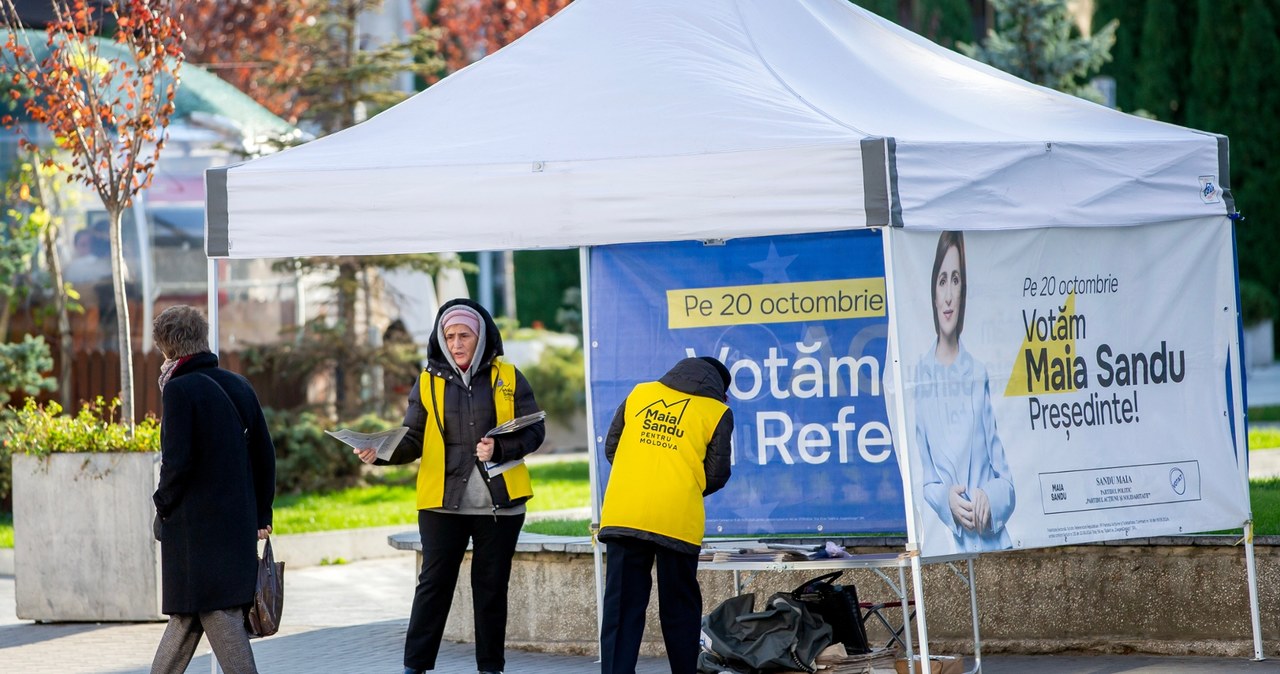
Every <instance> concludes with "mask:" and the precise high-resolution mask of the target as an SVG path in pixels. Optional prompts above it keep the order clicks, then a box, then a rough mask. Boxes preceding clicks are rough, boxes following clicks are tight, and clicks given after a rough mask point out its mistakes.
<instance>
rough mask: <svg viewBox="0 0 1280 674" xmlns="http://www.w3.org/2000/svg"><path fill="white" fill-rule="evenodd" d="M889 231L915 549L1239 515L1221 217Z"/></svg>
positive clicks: (1230, 309) (1091, 536)
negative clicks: (1165, 221)
mask: <svg viewBox="0 0 1280 674" xmlns="http://www.w3.org/2000/svg"><path fill="white" fill-rule="evenodd" d="M889 236H890V237H891V239H892V240H891V241H889V243H888V249H889V252H890V256H891V274H890V276H891V279H890V280H891V284H892V288H893V295H892V301H893V302H894V307H893V311H894V316H895V318H896V321H895V325H894V327H893V330H894V335H893V337H894V339H896V340H897V345H898V354H899V358H900V361H901V368H902V370H901V377H902V385H901V386H899V387H896V388H897V389H898V391H899V392H900V393H899V394H898V395H901V396H902V402H903V404H904V407H905V432H903V431H902V430H901V429H896V430H895V438H896V446H897V447H898V449H899V451H901V450H902V449H903V447H904V446H905V447H906V454H907V458H908V459H909V460H910V462H911V463H910V469H911V471H910V475H911V485H910V486H911V490H912V495H913V503H914V509H915V513H914V518H915V520H916V522H917V526H918V529H917V531H918V533H919V535H920V549H921V552H922V554H925V555H940V554H949V553H952V552H970V551H982V550H1000V549H1006V548H1032V547H1044V546H1053V545H1063V544H1068V543H1082V542H1087V541H1100V540H1112V539H1123V538H1136V537H1144V536H1159V535H1171V534H1178V533H1193V532H1202V531H1210V530H1216V529H1229V528H1238V527H1240V526H1241V525H1242V523H1243V522H1244V520H1245V519H1246V518H1247V517H1248V512H1249V500H1248V494H1247V491H1246V489H1245V486H1244V481H1243V479H1242V477H1241V468H1240V465H1239V459H1238V458H1237V456H1236V447H1235V442H1234V436H1233V423H1232V420H1233V418H1234V414H1235V411H1234V410H1233V409H1232V408H1231V405H1232V402H1231V395H1230V392H1229V390H1228V382H1229V379H1230V378H1229V377H1228V376H1227V375H1228V369H1227V368H1228V362H1229V350H1230V347H1231V344H1232V343H1233V342H1234V340H1235V338H1236V334H1237V332H1236V319H1235V316H1236V301H1235V280H1234V265H1233V261H1232V242H1231V230H1230V225H1229V224H1228V223H1227V221H1226V219H1225V218H1221V219H1200V220H1196V221H1190V222H1181V223H1172V224H1162V225H1152V226H1142V227H1125V228H1107V229H1101V228H1099V229H1071V230H1065V229H1032V230H1018V231H1001V232H964V233H960V232H941V233H939V232H912V231H904V230H900V229H894V230H890V232H889ZM1233 366H1234V367H1238V365H1233ZM1236 398H1237V400H1238V394H1237V395H1236ZM1235 404H1239V403H1238V402H1237V403H1235ZM903 440H905V443H904V442H903ZM899 459H900V460H901V459H902V457H901V456H900V457H899Z"/></svg>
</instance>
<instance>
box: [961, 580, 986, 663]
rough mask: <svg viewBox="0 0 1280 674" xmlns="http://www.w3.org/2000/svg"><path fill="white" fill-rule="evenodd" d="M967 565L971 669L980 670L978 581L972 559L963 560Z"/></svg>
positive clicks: (980, 641) (980, 646)
mask: <svg viewBox="0 0 1280 674" xmlns="http://www.w3.org/2000/svg"><path fill="white" fill-rule="evenodd" d="M965 564H967V565H968V567H969V581H968V583H966V584H967V585H968V586H969V611H970V613H971V615H973V671H974V672H976V673H978V674H981V672H982V634H981V633H980V632H979V631H978V583H977V581H976V580H974V577H973V559H972V558H969V559H967V560H965Z"/></svg>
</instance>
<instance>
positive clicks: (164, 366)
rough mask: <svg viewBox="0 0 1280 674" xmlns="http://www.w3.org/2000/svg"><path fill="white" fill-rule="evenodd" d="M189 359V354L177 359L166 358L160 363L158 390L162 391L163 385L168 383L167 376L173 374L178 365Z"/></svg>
mask: <svg viewBox="0 0 1280 674" xmlns="http://www.w3.org/2000/svg"><path fill="white" fill-rule="evenodd" d="M189 360H191V356H183V357H181V358H179V359H177V360H172V359H169V358H166V359H165V361H164V362H163V363H161V364H160V392H161V393H164V385H165V384H168V383H169V378H170V377H172V376H173V371H174V370H176V369H178V366H179V365H182V364H183V363H185V362H187V361H189Z"/></svg>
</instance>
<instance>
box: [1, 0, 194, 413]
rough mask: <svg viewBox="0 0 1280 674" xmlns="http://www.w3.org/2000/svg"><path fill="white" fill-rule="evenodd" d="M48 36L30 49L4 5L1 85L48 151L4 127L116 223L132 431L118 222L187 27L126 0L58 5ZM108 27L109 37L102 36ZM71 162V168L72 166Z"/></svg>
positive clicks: (148, 172) (145, 178)
mask: <svg viewBox="0 0 1280 674" xmlns="http://www.w3.org/2000/svg"><path fill="white" fill-rule="evenodd" d="M53 8H54V20H53V21H51V22H50V23H49V24H48V26H47V27H46V29H45V39H44V40H37V45H38V46H37V45H33V44H32V40H31V39H30V36H31V33H29V32H26V31H24V30H23V26H22V23H21V20H20V19H19V18H18V12H17V9H16V8H15V7H14V4H13V0H0V25H2V26H3V27H4V28H7V29H8V30H7V31H6V32H7V35H6V36H5V38H4V46H3V48H2V49H0V78H3V80H5V83H6V84H7V85H9V89H8V90H9V96H10V97H11V98H12V99H13V100H14V101H15V102H17V103H19V104H20V112H21V113H25V115H26V117H27V118H29V119H30V120H31V121H33V122H36V123H38V124H41V125H43V126H44V127H45V128H47V129H48V131H49V134H50V136H51V137H52V138H53V145H52V147H49V146H45V145H42V144H41V143H39V142H38V139H37V138H35V137H33V134H32V133H31V132H30V131H29V129H28V128H27V126H26V124H25V123H24V120H23V119H21V118H20V115H18V116H15V115H11V114H6V115H4V116H3V117H0V124H3V126H5V127H6V128H9V129H12V130H14V131H16V132H17V133H18V135H19V138H20V146H21V147H22V149H23V150H25V151H27V152H30V153H32V154H33V155H34V156H37V157H39V158H40V161H41V163H43V164H44V165H45V166H55V165H58V166H59V167H60V168H61V170H62V172H63V173H64V174H65V175H66V179H67V181H68V182H72V181H79V182H81V183H84V184H85V185H87V186H89V187H90V188H92V189H93V190H95V191H96V192H97V194H98V197H99V198H100V199H101V200H102V205H103V207H104V208H105V209H106V211H107V214H108V217H109V219H110V230H109V237H110V241H111V277H112V285H113V286H114V290H115V303H116V310H117V320H116V330H117V334H118V344H119V348H120V399H121V416H122V418H123V420H124V421H125V422H126V423H128V424H130V425H132V424H133V422H134V404H133V357H132V356H133V349H132V345H131V343H130V330H129V305H128V303H127V301H126V298H125V284H124V256H123V250H122V247H121V229H120V228H121V221H122V215H123V213H124V211H125V209H126V208H127V207H128V206H129V204H130V202H131V201H132V199H133V197H134V196H135V195H136V194H137V193H138V192H139V191H141V190H143V189H145V188H146V187H147V185H148V184H150V182H151V176H152V173H153V172H154V171H155V167H156V163H157V162H158V161H159V159H160V152H161V150H162V149H164V139H165V129H166V127H168V125H169V120H170V119H171V118H172V117H173V113H174V96H175V94H176V92H177V87H178V72H179V69H180V68H181V66H182V61H183V55H182V41H183V33H182V28H181V27H180V25H179V23H178V18H177V16H176V15H175V14H174V13H173V7H172V3H171V2H169V1H168V0H121V1H120V2H119V3H118V4H114V5H108V6H107V7H106V8H105V12H99V11H98V10H97V8H96V6H94V5H90V4H88V3H86V2H85V0H53ZM104 22H106V23H107V24H108V25H109V26H110V28H111V30H112V31H113V32H114V37H113V39H108V38H100V37H97V36H98V35H100V34H101V33H102V29H103V24H104ZM67 158H69V161H68V159H67Z"/></svg>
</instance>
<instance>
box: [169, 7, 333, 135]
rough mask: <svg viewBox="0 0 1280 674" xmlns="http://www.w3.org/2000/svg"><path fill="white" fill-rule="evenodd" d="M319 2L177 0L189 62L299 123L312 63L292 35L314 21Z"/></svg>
mask: <svg viewBox="0 0 1280 674" xmlns="http://www.w3.org/2000/svg"><path fill="white" fill-rule="evenodd" d="M317 1H318V0H219V1H218V2H210V1H209V0H173V4H174V7H175V10H176V12H177V13H178V15H179V16H181V18H182V26H183V28H184V29H185V32H186V40H185V42H183V46H182V49H183V51H184V52H185V53H186V55H187V62H188V63H191V64H194V65H199V66H201V67H204V68H207V69H209V70H212V71H213V72H215V73H216V74H217V75H218V76H219V77H221V78H222V79H224V80H226V81H228V82H230V83H231V84H233V85H235V87H236V88H237V89H239V90H240V91H243V92H244V93H246V94H248V95H249V96H250V97H251V98H253V100H255V101H257V102H258V103H260V104H261V105H262V106H263V107H265V108H266V109H268V110H270V111H271V112H273V113H275V114H277V115H279V116H280V117H283V118H284V119H286V120H288V121H289V123H290V124H297V123H298V121H299V120H300V119H301V118H302V116H303V115H304V114H305V113H306V111H307V107H308V104H309V102H310V100H309V99H308V98H307V97H305V96H300V95H299V94H298V82H299V80H300V79H301V78H302V77H303V76H304V75H306V74H307V73H308V72H309V71H310V70H311V67H312V62H313V58H312V55H311V50H310V49H308V48H307V45H304V44H301V43H300V42H299V41H298V40H296V39H294V35H295V33H296V32H297V31H299V30H301V29H302V28H303V27H304V26H305V25H306V24H307V23H308V21H312V22H314V20H315V17H314V6H315V5H316V4H317Z"/></svg>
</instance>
